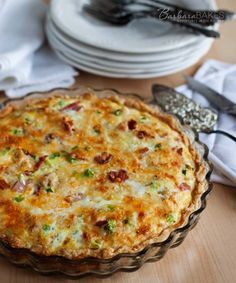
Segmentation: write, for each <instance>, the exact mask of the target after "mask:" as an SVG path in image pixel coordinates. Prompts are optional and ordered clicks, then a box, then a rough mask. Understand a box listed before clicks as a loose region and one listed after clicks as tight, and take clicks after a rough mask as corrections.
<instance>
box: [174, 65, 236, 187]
mask: <svg viewBox="0 0 236 283" xmlns="http://www.w3.org/2000/svg"><path fill="white" fill-rule="evenodd" d="M195 78H196V79H197V80H199V81H201V82H203V83H205V84H207V85H208V86H210V87H211V88H213V89H215V90H216V91H218V92H220V93H221V94H223V95H225V97H227V98H228V99H230V100H232V101H233V102H235V103H236V65H233V64H227V63H223V62H219V61H216V60H209V61H207V62H206V63H205V64H204V65H203V66H202V67H201V68H200V69H199V71H198V72H197V74H196V75H195ZM177 90H178V91H179V92H182V93H184V94H185V95H186V96H187V97H189V98H192V99H193V100H194V101H196V102H198V103H199V104H201V105H202V106H205V107H212V108H214V106H213V105H210V104H209V102H208V101H207V99H206V98H204V97H203V96H202V95H201V94H199V93H196V92H194V91H192V90H190V89H189V88H188V87H187V86H181V87H178V88H177ZM215 110H216V109H215ZM216 111H217V110H216ZM218 114H219V121H218V123H217V125H216V129H221V130H224V131H226V132H229V133H230V134H232V135H234V136H236V118H235V117H234V116H231V115H228V114H225V113H218ZM200 139H201V140H202V141H203V142H204V143H205V144H207V145H208V147H209V150H210V154H209V158H210V160H211V161H212V163H213V165H214V168H215V169H214V172H213V176H212V180H213V181H214V182H217V183H222V184H225V185H230V186H236V144H235V143H234V142H233V141H231V140H230V139H228V138H227V137H225V136H222V135H206V134H200Z"/></svg>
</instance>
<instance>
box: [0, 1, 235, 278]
mask: <svg viewBox="0 0 236 283" xmlns="http://www.w3.org/2000/svg"><path fill="white" fill-rule="evenodd" d="M217 2H218V6H219V7H221V8H225V9H231V10H235V11H236V0H218V1H217ZM221 32H222V37H221V39H220V40H217V41H216V42H215V44H214V45H213V47H212V49H211V50H210V52H209V53H208V54H207V56H205V57H204V58H203V59H202V60H201V62H199V63H198V64H196V65H195V66H193V67H191V68H189V69H187V70H184V71H182V72H180V73H178V74H175V75H171V76H166V77H162V78H156V79H148V80H128V79H127V80H126V79H107V78H104V77H100V76H94V75H89V74H87V73H84V72H82V73H81V75H80V76H79V77H78V79H77V84H79V85H81V84H83V85H88V86H91V87H95V88H116V89H118V90H120V91H123V92H136V93H139V94H141V95H143V96H148V95H150V90H151V86H152V84H153V83H157V82H158V83H164V84H166V85H169V86H177V85H180V84H182V83H183V82H184V77H183V75H184V74H188V75H189V74H193V73H194V72H195V71H196V70H197V68H198V67H199V66H200V65H201V64H202V62H204V61H205V60H206V59H207V58H214V59H218V60H223V61H225V62H229V63H236V22H230V23H224V24H223V25H222V26H221ZM4 99H5V97H4V95H3V94H0V100H4ZM232 152H234V154H235V152H236V150H235V149H232ZM79 281H80V282H82V283H85V282H86V283H97V282H102V283H103V282H104V283H111V282H112V283H142V282H145V283H235V282H236V189H234V188H230V187H226V186H222V185H217V184H215V185H214V188H213V191H212V193H211V196H210V198H209V201H208V206H207V209H206V210H205V211H204V213H203V214H202V217H201V219H200V222H199V224H198V225H197V226H196V228H194V230H193V231H191V232H190V234H189V235H188V237H187V238H186V240H185V241H184V243H183V244H182V245H180V246H179V247H177V248H175V249H172V250H170V251H169V252H168V253H167V254H166V256H165V257H164V258H163V259H162V260H161V261H159V262H156V263H148V264H146V265H144V266H143V267H142V268H141V269H140V270H139V271H136V272H134V273H117V274H115V275H114V276H112V277H111V278H108V279H95V278H86V279H82V280H79ZM58 282H59V283H69V282H72V281H70V280H65V279H63V278H60V277H43V276H40V275H38V274H37V273H35V272H33V271H30V270H24V269H19V268H16V267H15V266H13V265H11V264H9V263H8V262H6V260H4V259H0V283H58Z"/></svg>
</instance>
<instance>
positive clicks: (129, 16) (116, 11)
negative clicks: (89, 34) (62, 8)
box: [83, 0, 220, 38]
mask: <svg viewBox="0 0 236 283" xmlns="http://www.w3.org/2000/svg"><path fill="white" fill-rule="evenodd" d="M98 3H99V1H97V0H96V2H95V1H94V0H93V1H92V4H90V5H85V6H84V7H83V9H84V11H86V12H87V13H89V14H90V15H92V16H94V17H96V18H98V19H100V20H102V21H105V22H108V23H111V24H113V25H119V26H124V25H127V24H128V23H130V22H131V21H133V20H135V19H140V18H148V17H151V18H155V19H158V18H157V15H156V14H155V13H153V10H140V11H136V12H135V11H131V10H130V9H127V8H125V7H120V6H114V7H112V8H111V5H110V4H109V5H107V6H104V5H103V6H101V5H98ZM159 12H160V11H159ZM158 20H161V21H164V22H168V23H171V24H173V25H176V26H178V27H180V28H184V29H186V30H188V31H191V32H194V33H196V34H202V35H204V36H206V37H213V38H219V37H220V34H219V32H217V31H214V30H209V29H206V28H203V27H199V26H196V25H192V24H188V23H181V22H178V21H177V20H174V19H171V18H165V19H161V18H160V19H158Z"/></svg>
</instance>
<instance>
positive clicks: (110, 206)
mask: <svg viewBox="0 0 236 283" xmlns="http://www.w3.org/2000/svg"><path fill="white" fill-rule="evenodd" d="M107 209H108V210H110V211H114V210H115V206H114V205H111V204H109V205H108V206H107Z"/></svg>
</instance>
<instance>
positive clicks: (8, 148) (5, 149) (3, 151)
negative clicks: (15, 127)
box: [0, 147, 11, 156]
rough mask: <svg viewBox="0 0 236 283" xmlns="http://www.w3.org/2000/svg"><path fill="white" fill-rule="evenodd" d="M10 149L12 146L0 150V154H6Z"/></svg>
mask: <svg viewBox="0 0 236 283" xmlns="http://www.w3.org/2000/svg"><path fill="white" fill-rule="evenodd" d="M10 150H11V149H10V147H6V148H4V149H3V150H1V151H0V154H1V155H2V156H4V155H6V154H7V153H8V152H9V151H10Z"/></svg>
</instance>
